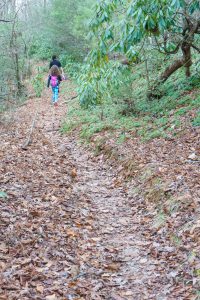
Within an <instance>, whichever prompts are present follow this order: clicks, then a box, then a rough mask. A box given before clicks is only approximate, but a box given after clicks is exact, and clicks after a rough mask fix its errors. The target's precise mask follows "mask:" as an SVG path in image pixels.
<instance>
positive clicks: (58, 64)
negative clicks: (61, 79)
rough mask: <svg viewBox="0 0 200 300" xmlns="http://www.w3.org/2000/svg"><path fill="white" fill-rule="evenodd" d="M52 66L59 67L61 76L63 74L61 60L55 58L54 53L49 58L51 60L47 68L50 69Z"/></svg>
mask: <svg viewBox="0 0 200 300" xmlns="http://www.w3.org/2000/svg"><path fill="white" fill-rule="evenodd" d="M52 66H57V67H58V68H59V69H60V71H61V76H64V72H63V68H62V65H61V62H60V61H59V60H58V59H57V56H56V55H53V56H52V60H51V62H50V64H49V69H51V67H52Z"/></svg>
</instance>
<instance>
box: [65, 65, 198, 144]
mask: <svg viewBox="0 0 200 300" xmlns="http://www.w3.org/2000/svg"><path fill="white" fill-rule="evenodd" d="M66 66H67V70H68V73H69V74H70V76H71V77H72V78H76V77H77V74H78V72H79V70H80V67H79V65H78V64H75V65H74V63H73V61H70V62H68V63H67V64H66ZM158 67H160V66H158ZM193 68H194V69H195V66H194V67H193ZM193 73H194V75H193V76H191V77H190V78H189V79H186V78H185V74H184V70H179V71H178V72H176V73H175V74H174V75H173V76H171V77H170V78H169V79H168V81H167V82H166V83H165V84H164V85H162V87H161V88H160V92H161V94H162V95H163V96H162V97H161V98H160V99H154V100H153V101H149V100H147V97H146V92H147V82H146V76H145V70H144V64H142V63H140V64H138V65H135V66H134V67H133V68H131V69H128V68H127V69H124V71H123V72H122V73H121V78H119V81H121V82H122V84H121V85H120V86H119V87H114V88H113V90H111V95H112V97H111V98H110V99H109V98H107V99H105V100H104V104H103V105H101V106H98V105H97V106H94V107H89V108H88V109H83V108H81V107H80V105H79V102H78V100H77V99H76V100H73V101H70V103H68V114H67V118H66V120H65V122H64V124H63V128H62V131H63V132H71V131H73V130H74V129H77V128H78V129H79V132H80V137H81V139H83V140H86V141H89V140H90V139H91V138H92V137H93V136H94V135H95V134H96V133H99V132H104V131H107V132H109V133H110V134H111V135H113V136H114V135H115V132H116V131H117V132H118V135H117V143H123V142H124V141H125V140H126V139H127V138H131V136H139V137H141V139H142V140H143V141H145V140H150V139H153V138H159V137H163V138H168V137H170V138H171V137H172V136H176V135H177V134H178V131H179V129H181V128H183V127H184V126H185V125H187V126H188V125H189V126H200V114H199V111H198V108H199V107H200V95H199V89H200V77H199V74H198V73H197V72H196V73H195V72H193ZM69 88H70V87H69V86H68V87H67V88H66V90H64V91H63V93H64V94H67V93H68V89H69ZM185 116H187V118H186V119H187V122H186V121H185V119H184V118H185ZM184 122H186V123H187V124H183V123H184Z"/></svg>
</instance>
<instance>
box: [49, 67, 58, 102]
mask: <svg viewBox="0 0 200 300" xmlns="http://www.w3.org/2000/svg"><path fill="white" fill-rule="evenodd" d="M49 73H50V74H49V77H48V83H47V87H49V86H50V85H51V88H52V92H53V96H52V102H53V104H54V106H58V93H59V85H60V82H61V81H62V76H61V73H60V70H59V68H58V66H56V65H53V66H52V67H51V69H50V72H49Z"/></svg>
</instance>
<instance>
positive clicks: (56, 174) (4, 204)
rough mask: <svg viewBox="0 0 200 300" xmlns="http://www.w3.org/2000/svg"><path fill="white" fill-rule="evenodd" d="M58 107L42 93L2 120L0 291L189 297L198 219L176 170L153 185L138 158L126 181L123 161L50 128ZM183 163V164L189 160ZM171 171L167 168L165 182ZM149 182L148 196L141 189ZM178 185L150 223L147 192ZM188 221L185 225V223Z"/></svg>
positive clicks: (194, 284)
mask: <svg viewBox="0 0 200 300" xmlns="http://www.w3.org/2000/svg"><path fill="white" fill-rule="evenodd" d="M60 102H61V101H60ZM38 106H39V113H38V114H39V116H38V120H37V122H36V127H35V129H34V132H33V135H32V141H31V144H30V145H29V147H28V148H27V150H26V151H24V150H22V148H21V145H22V144H23V142H24V140H25V138H26V136H27V134H28V128H29V127H30V122H31V116H32V115H33V114H34V112H35V110H36V108H38ZM65 114H66V111H65V104H64V103H62V102H61V103H59V107H58V109H57V110H53V108H51V107H50V104H49V100H48V97H47V95H44V96H43V98H42V99H41V100H40V101H37V100H36V99H32V100H31V101H29V102H27V104H26V106H23V107H22V108H20V109H18V110H17V111H16V114H15V118H14V121H13V122H12V124H4V125H3V128H2V138H1V144H2V146H1V195H2V196H1V197H0V208H1V215H0V270H1V273H0V299H2V300H3V299H10V300H14V299H16V300H19V299H23V300H26V299H44V300H45V299H46V300H60V299H61V300H66V299H68V300H82V299H86V300H87V299H88V300H89V299H91V300H93V299H94V300H98V299H112V300H122V299H125V300H129V299H136V300H137V299H138V300H139V299H162V300H164V299H169V300H170V299H198V298H197V297H198V288H199V273H198V272H199V270H200V265H199V253H200V251H199V228H200V226H199V219H197V220H196V222H195V221H194V220H193V211H194V210H195V209H196V206H195V203H196V202H194V201H193V198H191V196H190V193H188V185H187V186H186V185H185V183H184V181H183V179H182V177H181V176H179V177H178V176H177V177H176V178H177V179H176V180H173V181H172V182H171V181H170V184H165V185H163V186H162V188H163V191H164V192H162V191H160V189H159V188H160V187H159V184H158V182H156V181H155V182H154V175H155V174H154V175H152V172H150V173H148V172H147V171H148V170H147V169H146V170H145V167H146V166H147V165H148V163H149V161H151V160H150V159H149V156H148V155H147V157H146V159H147V160H146V161H144V159H143V161H142V162H141V156H140V157H137V159H138V164H141V168H142V169H143V177H141V174H140V173H139V172H138V176H137V177H135V179H134V181H132V182H126V181H125V180H124V178H125V177H124V174H123V175H122V171H123V170H124V168H122V167H121V166H120V171H119V172H118V170H117V167H113V166H112V164H109V163H106V162H105V161H104V160H102V156H99V157H95V156H93V154H92V153H90V152H89V151H86V150H85V149H83V147H80V146H79V145H78V142H77V138H76V135H75V133H74V135H72V136H70V137H66V136H62V135H61V134H60V133H59V130H58V129H59V126H60V122H61V120H62V119H63V118H64V117H65ZM53 122H54V123H53ZM132 146H133V145H132ZM137 146H139V147H140V150H141V151H144V150H143V149H142V147H144V146H143V145H137ZM134 147H136V146H134ZM153 147H154V145H153V144H152V145H151V150H154V148H153ZM152 153H154V154H155V155H158V153H155V152H154V151H152ZM154 154H153V155H154ZM187 157H189V155H188V156H187ZM189 158H190V159H194V156H192V157H191V156H190V157H189ZM135 159H136V158H135ZM148 159H149V161H148ZM195 159H196V157H195ZM155 163H156V159H155ZM165 168H166V166H161V167H160V169H159V170H158V171H159V172H160V173H163V172H164V169H165ZM183 168H184V170H185V172H188V166H184V165H183ZM129 171H130V170H129ZM145 172H146V173H145ZM178 174H179V175H180V172H179V171H177V175H178ZM170 176H172V177H170ZM173 176H174V175H173V174H168V178H166V183H169V179H171V178H175V177H173ZM195 180H196V179H195ZM193 182H194V181H193ZM156 184H157V190H156V191H153V192H152V194H151V193H150V191H149V190H148V188H149V189H150V188H151V187H152V186H154V188H155V189H156ZM180 186H181V187H184V188H183V190H182V191H184V193H182V198H181V199H179V202H178V204H177V203H176V202H175V203H174V202H173V201H171V200H170V197H169V201H168V202H165V203H166V205H165V207H162V211H161V213H160V220H163V221H162V222H159V223H158V222H157V223H156V224H160V225H158V226H154V225H155V216H156V213H157V212H156V207H157V206H155V205H154V203H152V202H151V201H152V198H154V199H155V198H156V197H157V195H158V194H159V193H161V198H162V197H164V195H166V194H170V195H172V191H173V192H174V191H177V189H179V187H180ZM136 188H138V190H137V191H136ZM138 191H139V192H138ZM145 193H146V194H145ZM159 197H160V194H159ZM162 199H164V198H162ZM180 203H183V204H184V205H182V206H181V207H180V206H178V205H180ZM181 210H183V212H184V214H183V213H182V211H181ZM169 211H172V215H169V213H168V212H169ZM186 211H187V213H185V212H186ZM195 216H197V215H195ZM188 220H189V221H191V226H189V228H187V227H184V225H185V223H186V221H187V222H188ZM180 240H181V241H180Z"/></svg>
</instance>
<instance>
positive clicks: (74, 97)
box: [65, 95, 78, 103]
mask: <svg viewBox="0 0 200 300" xmlns="http://www.w3.org/2000/svg"><path fill="white" fill-rule="evenodd" d="M77 97H78V95H76V96H73V97H71V98H67V99H66V101H65V103H66V102H67V101H69V100H73V99H76V98H77Z"/></svg>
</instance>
